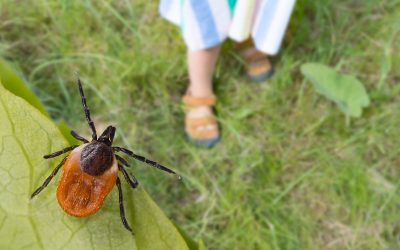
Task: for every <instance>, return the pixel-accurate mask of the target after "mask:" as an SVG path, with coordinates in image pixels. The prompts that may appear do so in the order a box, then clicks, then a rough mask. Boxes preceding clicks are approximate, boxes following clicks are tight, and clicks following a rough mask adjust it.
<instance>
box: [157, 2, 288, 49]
mask: <svg viewBox="0 0 400 250" xmlns="http://www.w3.org/2000/svg"><path fill="white" fill-rule="evenodd" d="M237 1H240V0H161V3H160V6H159V11H160V14H161V16H162V17H164V18H166V19H167V20H169V21H171V22H173V23H175V24H176V25H178V26H180V28H181V31H182V35H183V38H184V40H185V42H186V44H187V46H188V48H189V49H190V50H199V49H206V48H212V47H214V46H216V45H219V44H221V43H222V42H223V41H224V40H225V39H226V38H228V37H229V32H230V28H231V23H232V18H233V13H235V12H236V11H237V10H236V9H235V6H236V2H237ZM255 1H256V3H255V6H256V7H255V8H254V12H253V14H252V16H253V20H252V26H251V28H250V33H251V37H252V38H253V41H254V44H255V46H256V48H257V49H258V50H260V51H263V52H265V53H267V54H272V55H273V54H276V53H277V52H278V50H279V48H280V44H281V41H282V38H283V36H284V33H285V31H286V28H287V24H288V21H289V19H290V15H291V12H292V10H293V6H294V3H295V0H255ZM271 46H272V47H271Z"/></svg>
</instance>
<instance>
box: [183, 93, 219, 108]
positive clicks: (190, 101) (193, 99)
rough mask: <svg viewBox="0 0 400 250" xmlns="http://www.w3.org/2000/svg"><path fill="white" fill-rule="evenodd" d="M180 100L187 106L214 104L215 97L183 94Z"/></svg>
mask: <svg viewBox="0 0 400 250" xmlns="http://www.w3.org/2000/svg"><path fill="white" fill-rule="evenodd" d="M182 101H183V103H184V104H186V105H188V106H214V105H215V102H216V98H215V96H214V95H212V96H207V97H197V96H191V95H185V96H183V98H182Z"/></svg>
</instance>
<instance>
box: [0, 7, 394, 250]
mask: <svg viewBox="0 0 400 250" xmlns="http://www.w3.org/2000/svg"><path fill="white" fill-rule="evenodd" d="M232 47H233V43H232V42H227V43H225V44H224V46H223V50H222V55H221V58H220V60H219V62H218V65H217V72H216V75H215V83H216V84H215V87H216V93H217V95H218V98H219V99H218V100H219V102H218V105H217V112H218V116H219V118H220V123H221V126H222V141H221V143H219V144H218V145H217V146H216V147H215V148H213V149H211V150H206V149H200V148H196V147H194V146H192V145H190V144H188V143H187V142H186V140H185V136H184V133H183V111H182V105H181V96H182V95H183V93H184V90H185V86H186V84H187V82H188V77H187V73H186V61H185V58H186V56H185V55H186V47H185V45H184V43H183V41H182V39H181V37H180V32H179V30H178V29H177V27H175V26H173V25H171V24H170V23H168V22H166V21H165V20H163V19H161V17H159V15H158V1H145V0H135V1H128V0H120V1H115V0H114V1H112V0H109V1H90V0H83V1H54V0H52V1H50V0H48V1H45V0H38V1H8V0H0V56H1V57H3V58H4V59H6V60H7V61H9V62H11V63H12V65H13V66H14V67H15V68H17V71H18V72H19V73H20V75H21V76H23V77H24V78H25V80H26V81H27V82H28V84H29V86H30V87H31V89H33V90H34V92H35V93H36V94H37V95H38V96H39V98H40V99H41V101H42V102H43V103H44V105H45V106H46V107H47V109H48V110H49V112H50V113H51V116H52V117H53V118H54V119H55V120H59V119H64V120H65V121H66V122H67V124H68V125H69V126H70V127H71V128H72V129H74V130H76V131H80V133H82V134H83V135H85V136H86V137H89V129H88V127H87V124H86V121H85V118H84V115H83V112H82V108H81V103H80V96H79V94H78V91H77V88H76V85H75V80H76V79H75V72H79V74H80V76H81V78H82V80H83V82H84V86H85V88H86V95H87V97H88V104H89V106H90V108H91V110H92V116H93V117H94V120H95V122H97V124H98V125H97V128H98V130H102V129H103V128H104V127H105V126H106V125H108V124H112V125H115V126H117V136H116V143H117V144H121V145H124V146H126V147H127V148H131V149H133V150H134V151H136V152H137V153H138V154H141V155H145V156H147V157H149V158H151V159H154V160H157V161H159V162H162V163H164V164H165V165H166V166H169V167H171V168H173V169H175V170H177V172H179V173H180V174H181V175H182V176H183V178H184V179H183V181H182V182H177V181H175V179H174V178H171V177H169V176H167V175H163V174H162V173H160V172H158V171H152V170H151V169H148V168H145V167H144V166H143V165H137V166H135V170H134V173H135V175H136V177H137V178H138V179H139V180H140V182H141V183H142V185H144V187H145V188H146V189H147V190H148V192H149V193H150V194H151V196H152V197H153V198H154V200H156V201H157V203H158V205H159V206H160V207H161V208H162V209H163V210H164V211H165V213H166V214H167V215H168V216H170V217H171V218H172V219H173V220H174V221H175V222H177V224H178V225H180V226H182V228H184V229H185V230H186V231H187V232H188V233H189V234H190V235H192V236H194V238H197V239H203V240H204V242H205V245H206V246H207V248H208V249H360V250H361V249H363V250H365V249H400V197H399V185H400V181H399V180H400V178H399V177H400V157H399V153H400V147H399V145H400V144H399V143H400V129H399V124H400V102H399V93H400V88H399V83H400V71H399V69H400V53H399V50H400V1H399V0H368V1H361V0H342V1H333V0H327V1H311V0H298V1H297V3H296V6H295V10H294V12H293V15H292V18H291V22H290V25H289V28H288V31H287V33H286V36H285V40H284V44H283V46H282V50H281V52H280V54H279V55H278V56H276V57H274V58H273V59H272V60H273V62H274V65H275V69H276V71H275V75H274V76H273V77H272V78H271V79H270V80H268V82H265V83H261V84H257V83H253V82H250V81H248V80H247V79H246V78H245V77H243V69H242V66H243V64H242V62H241V60H240V59H239V57H238V55H237V54H235V51H234V50H233V49H232ZM306 62H319V63H323V64H326V65H330V66H332V67H333V68H335V69H336V70H338V71H340V72H342V73H346V74H352V75H355V76H357V77H358V78H359V79H360V80H361V81H362V82H363V83H364V86H365V88H366V90H367V92H368V94H369V97H370V100H371V104H370V106H369V107H368V108H367V109H365V110H364V113H363V116H362V117H361V118H357V119H352V120H351V121H350V122H347V123H346V118H345V116H344V115H343V113H342V112H341V111H340V110H339V109H338V108H337V107H336V106H335V105H334V104H333V103H332V102H330V101H328V100H327V99H325V98H324V97H322V96H321V95H319V94H318V93H316V92H315V90H314V88H313V87H312V85H310V84H309V82H307V81H306V80H305V79H304V78H303V76H302V75H301V73H300V66H301V65H302V64H303V63H306Z"/></svg>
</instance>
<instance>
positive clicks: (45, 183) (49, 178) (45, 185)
mask: <svg viewBox="0 0 400 250" xmlns="http://www.w3.org/2000/svg"><path fill="white" fill-rule="evenodd" d="M67 158H68V156H66V157H64V159H63V160H62V161H61V162H60V164H58V166H57V167H56V168H55V169H54V170H53V172H51V174H50V175H49V177H47V178H46V180H45V181H44V182H43V184H42V185H40V186H39V187H38V188H37V189H36V190H35V191H34V192H33V193H32V195H31V199H32V198H33V197H34V196H36V195H37V194H39V193H40V192H41V191H42V190H43V189H44V188H45V187H47V185H48V184H49V183H50V181H51V179H53V177H54V176H55V175H56V174H57V172H58V170H60V168H61V167H62V166H63V165H64V162H65V161H66V160H67Z"/></svg>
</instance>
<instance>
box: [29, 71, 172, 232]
mask: <svg viewBox="0 0 400 250" xmlns="http://www.w3.org/2000/svg"><path fill="white" fill-rule="evenodd" d="M77 83H78V88H79V93H80V95H81V98H82V105H83V110H84V112H85V116H86V120H87V122H88V124H89V127H90V129H91V131H92V140H91V141H90V142H89V140H86V139H85V138H83V137H82V136H80V135H78V134H77V133H76V132H75V131H73V130H72V131H71V135H72V136H73V137H75V138H76V139H77V140H79V141H81V142H83V144H81V145H74V146H70V147H67V148H64V149H62V150H60V151H57V152H54V153H52V154H48V155H45V156H44V158H45V159H50V158H53V157H56V156H59V155H62V154H65V153H67V152H71V151H72V152H71V153H70V154H69V155H67V156H66V157H64V159H63V160H62V161H61V163H60V164H58V166H57V167H56V168H55V169H54V170H53V172H52V173H51V174H50V175H49V176H48V177H47V178H46V180H45V181H44V182H43V184H42V185H40V186H39V187H38V188H37V189H36V190H35V191H34V192H33V193H32V195H31V199H32V198H33V197H34V196H36V195H37V194H39V193H40V192H41V191H42V190H43V189H44V188H45V187H46V186H47V185H48V184H49V183H50V181H51V180H52V179H53V177H54V176H55V175H56V174H57V172H58V171H59V170H60V168H63V171H62V174H61V178H60V180H59V182H58V186H57V192H56V196H57V200H58V203H59V204H60V206H61V208H62V209H64V211H65V212H66V213H68V214H70V215H72V216H76V217H86V216H89V215H92V214H94V213H96V212H97V211H99V209H100V208H101V206H102V205H103V202H104V199H105V198H106V197H107V195H108V194H109V193H110V192H111V190H112V189H113V188H114V186H115V185H117V188H118V193H119V211H120V215H121V220H122V223H123V225H124V227H125V228H126V229H128V230H129V231H131V232H132V228H131V227H130V226H129V224H128V222H127V220H126V217H125V210H124V203H123V195H122V188H121V181H120V179H119V177H118V172H119V171H120V172H122V175H123V176H124V178H125V180H126V181H127V182H128V183H129V185H130V186H131V187H132V188H136V187H137V186H138V184H139V182H138V181H137V179H136V178H135V176H133V175H132V174H129V173H128V172H127V171H126V169H125V167H129V164H128V162H127V161H126V160H125V159H124V158H122V157H121V156H119V155H117V154H116V153H117V152H121V153H124V154H126V155H128V156H130V157H133V158H134V159H136V160H138V161H141V162H144V163H146V164H149V165H150V166H152V167H154V168H157V169H159V170H162V171H165V172H167V173H170V174H175V175H176V173H175V172H174V171H172V170H171V169H169V168H167V167H164V166H163V165H160V164H159V163H157V162H155V161H152V160H148V159H146V158H145V157H143V156H140V155H137V154H135V153H133V152H132V151H131V150H129V149H126V148H123V147H117V146H112V143H113V140H114V135H115V130H116V128H115V127H113V126H108V127H107V128H106V129H105V130H104V132H103V133H102V134H101V135H100V137H97V134H96V128H95V125H94V123H93V121H92V119H91V118H90V110H89V108H88V106H87V104H86V97H85V94H84V92H83V89H82V83H81V81H80V79H79V78H78V81H77ZM177 176H178V178H180V176H179V175H177Z"/></svg>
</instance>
